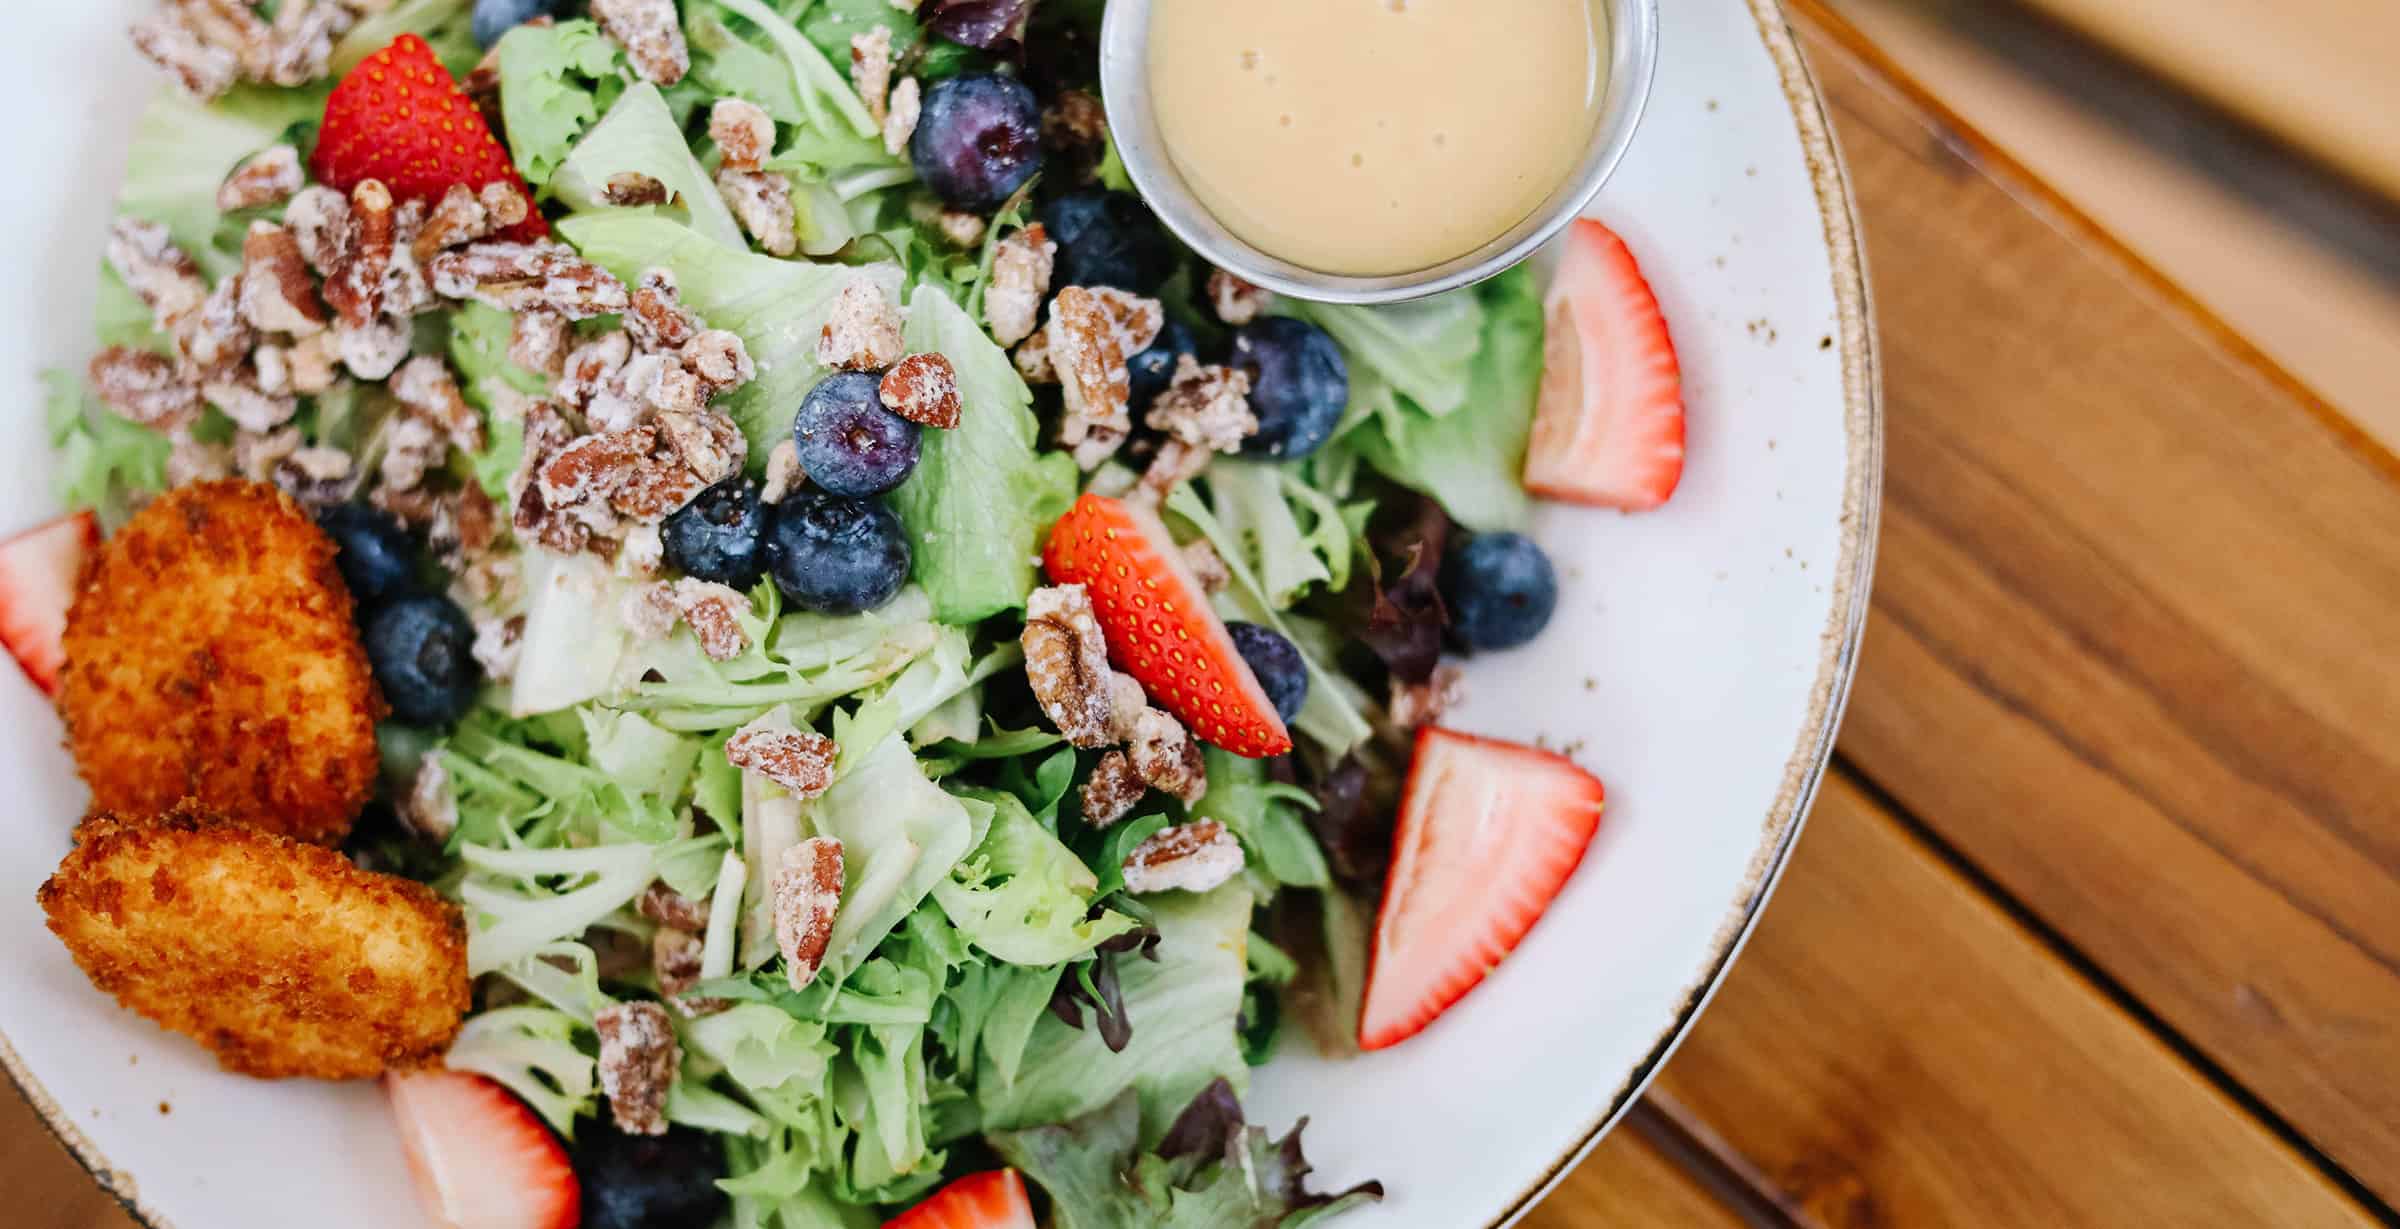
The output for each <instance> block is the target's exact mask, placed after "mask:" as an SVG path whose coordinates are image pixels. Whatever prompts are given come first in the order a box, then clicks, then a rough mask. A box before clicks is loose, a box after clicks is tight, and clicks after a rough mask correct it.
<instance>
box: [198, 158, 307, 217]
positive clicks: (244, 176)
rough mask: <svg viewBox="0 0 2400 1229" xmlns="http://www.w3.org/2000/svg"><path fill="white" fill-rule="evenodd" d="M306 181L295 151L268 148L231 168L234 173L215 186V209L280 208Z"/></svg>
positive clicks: (229, 210) (230, 210)
mask: <svg viewBox="0 0 2400 1229" xmlns="http://www.w3.org/2000/svg"><path fill="white" fill-rule="evenodd" d="M307 182H308V178H307V175H306V173H305V172H303V171H302V170H301V169H300V151H299V150H298V149H297V148H295V147H293V146H291V145H274V146H269V147H268V148H267V149H266V151H265V152H263V153H259V154H254V155H252V156H251V157H250V158H248V159H246V160H244V161H243V163H242V164H241V165H240V166H237V167H235V168H233V174H231V175H228V176H226V177H225V182H224V183H221V184H219V185H217V208H218V209H219V210H220V211H222V212H225V213H232V212H234V211H235V210H237V209H263V208H265V207H266V206H268V205H280V204H282V203H283V202H285V201H288V200H290V199H292V196H293V194H294V193H296V192H298V191H300V189H301V186H302V185H304V184H306V183H307Z"/></svg>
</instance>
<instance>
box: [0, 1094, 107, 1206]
mask: <svg viewBox="0 0 2400 1229" xmlns="http://www.w3.org/2000/svg"><path fill="white" fill-rule="evenodd" d="M0 1191H6V1192H7V1195H6V1198H7V1199H8V1201H9V1203H10V1205H11V1206H13V1207H17V1208H35V1209H39V1210H40V1217H39V1219H38V1220H35V1221H30V1222H25V1223H26V1226H27V1229H35V1227H36V1226H38V1227H39V1229H133V1218H132V1217H130V1216H127V1215H126V1214H125V1211H124V1209H122V1208H120V1207H118V1206H117V1201H116V1200H114V1199H111V1198H109V1197H108V1195H107V1194H106V1193H105V1192H103V1191H102V1190H101V1189H100V1187H99V1186H98V1185H97V1184H95V1183H94V1182H93V1181H92V1180H91V1178H90V1177H89V1176H88V1175H86V1174H85V1173H84V1172H83V1170H82V1168H81V1167H79V1166H78V1165H76V1164H75V1159H74V1158H73V1157H71V1156H68V1155H67V1150H66V1148H65V1147H64V1146H63V1145H61V1144H60V1143H59V1142H58V1138H57V1137H56V1136H54V1135H52V1134H50V1129H49V1128H47V1127H45V1126H43V1125H42V1120H41V1119H40V1118H39V1117H38V1116H36V1115H35V1114H34V1112H33V1107H32V1106H30V1105H27V1104H26V1103H25V1099H24V1098H23V1097H21V1096H18V1095H17V1090H16V1089H14V1088H5V1087H0ZM0 1220H6V1221H8V1222H9V1223H17V1222H16V1221H15V1218H14V1217H5V1218H0Z"/></svg>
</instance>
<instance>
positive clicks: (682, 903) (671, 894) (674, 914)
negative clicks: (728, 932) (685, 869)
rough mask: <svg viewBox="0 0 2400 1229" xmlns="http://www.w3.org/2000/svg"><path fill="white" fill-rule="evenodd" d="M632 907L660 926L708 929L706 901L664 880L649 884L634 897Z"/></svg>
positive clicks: (691, 929)
mask: <svg viewBox="0 0 2400 1229" xmlns="http://www.w3.org/2000/svg"><path fill="white" fill-rule="evenodd" d="M633 909H634V912H636V913H639V914H641V915H642V916H643V917H646V918H649V919H650V920H651V921H653V922H656V923H658V924H659V925H661V926H675V927H680V928H682V929H684V930H690V931H701V930H706V929H708V901H707V900H705V899H702V900H693V899H692V898H691V897H689V896H686V895H684V894H683V893H681V892H678V891H676V890H675V889H673V888H670V887H668V886H667V885H666V882H665V881H664V880H661V881H659V882H657V883H653V884H651V885H650V887H649V888H648V889H647V890H645V891H644V892H643V893H642V894H641V895H640V896H638V897H635V898H634V902H633Z"/></svg>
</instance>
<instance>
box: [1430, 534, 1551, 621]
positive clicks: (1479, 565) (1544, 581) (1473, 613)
mask: <svg viewBox="0 0 2400 1229" xmlns="http://www.w3.org/2000/svg"><path fill="white" fill-rule="evenodd" d="M1442 600H1443V601H1444V602H1446V603H1448V605H1449V607H1450V619H1451V626H1452V627H1453V628H1455V629H1456V630H1457V632H1458V635H1459V638H1460V639H1462V640H1464V641H1466V642H1467V647H1468V648H1471V649H1513V648H1515V647H1517V646H1518V645H1520V644H1523V643H1525V642H1526V641H1528V640H1531V639H1533V638H1534V637H1535V636H1539V635H1541V634H1542V629H1543V628H1544V627H1546V626H1548V625H1549V623H1550V615H1551V612H1553V611H1555V610H1557V609H1558V573H1557V572H1555V571H1553V570H1552V569H1551V567H1550V556H1548V555H1546V554H1543V553H1542V548H1541V547H1539V546H1536V545H1534V544H1533V539H1531V538H1528V537H1526V536H1525V535H1523V534H1521V533H1487V534H1481V535H1479V536H1477V537H1476V538H1475V539H1474V540H1473V541H1471V542H1469V543H1467V544H1466V545H1465V546H1464V547H1461V548H1460V549H1458V550H1455V551H1452V552H1451V553H1450V557H1449V558H1448V559H1446V560H1443V561H1442Z"/></svg>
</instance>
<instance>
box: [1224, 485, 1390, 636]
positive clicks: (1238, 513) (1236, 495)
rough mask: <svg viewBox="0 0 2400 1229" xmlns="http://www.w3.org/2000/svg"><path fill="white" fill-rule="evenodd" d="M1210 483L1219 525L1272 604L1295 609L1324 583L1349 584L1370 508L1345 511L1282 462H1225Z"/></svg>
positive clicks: (1339, 586) (1336, 587)
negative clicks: (1360, 526)
mask: <svg viewBox="0 0 2400 1229" xmlns="http://www.w3.org/2000/svg"><path fill="white" fill-rule="evenodd" d="M1203 481H1204V482H1205V483H1206V485H1207V489H1208V502H1209V506H1210V508H1211V509H1213V510H1214V511H1215V513H1216V518H1217V523H1218V524H1219V525H1220V526H1222V527H1223V530H1224V532H1225V534H1226V535H1227V536H1228V537H1229V538H1230V539H1231V540H1232V541H1233V542H1234V543H1235V544H1236V545H1237V546H1239V547H1240V549H1241V550H1242V554H1243V562H1244V563H1246V564H1248V565H1249V567H1250V570H1251V572H1252V573H1253V574H1254V575H1256V576H1257V577H1258V583H1259V587H1260V591H1261V596H1263V597H1264V598H1265V599H1266V600H1267V603H1268V604H1269V605H1271V606H1273V607H1275V609H1277V610H1289V609H1291V607H1292V606H1293V605H1294V604H1296V603H1297V602H1298V601H1299V600H1300V599H1301V598H1302V597H1305V596H1307V594H1308V592H1309V591H1310V590H1311V589H1314V588H1316V587H1317V586H1319V585H1322V586H1324V587H1325V588H1326V589H1328V590H1330V591H1332V592H1337V593H1338V592H1340V591H1341V590H1343V589H1345V588H1347V587H1349V584H1350V563H1351V560H1352V558H1353V556H1355V555H1356V553H1357V538H1356V530H1355V526H1356V525H1357V524H1360V523H1363V521H1364V519H1365V512H1366V511H1367V510H1368V509H1367V508H1366V507H1365V506H1361V507H1358V508H1356V509H1350V508H1344V507H1342V506H1341V505H1340V504H1337V503H1335V502H1334V501H1333V500H1332V499H1331V498H1330V497H1328V496H1326V495H1325V494H1323V493H1322V492H1320V491H1318V490H1317V489H1316V488H1314V487H1312V486H1310V485H1308V484H1307V483H1306V482H1303V481H1302V480H1301V479H1300V477H1299V475H1297V474H1295V473H1293V472H1292V470H1291V469H1290V468H1289V467H1287V466H1282V465H1269V464H1264V463H1261V462H1256V461H1235V460H1230V459H1228V460H1220V461H1218V462H1217V463H1215V464H1214V465H1211V466H1209V468H1208V472H1207V475H1206V477H1205V478H1204V480H1203ZM1304 519H1305V521H1306V523H1305V524H1303V520H1304Z"/></svg>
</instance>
